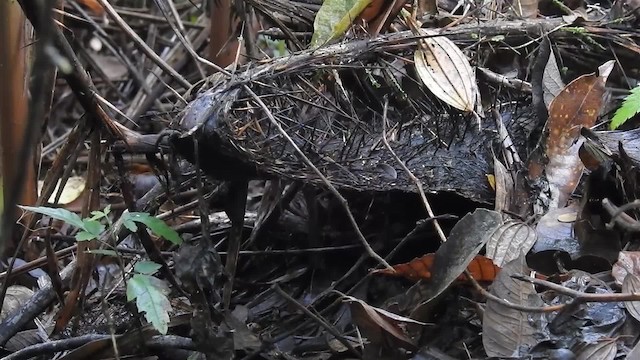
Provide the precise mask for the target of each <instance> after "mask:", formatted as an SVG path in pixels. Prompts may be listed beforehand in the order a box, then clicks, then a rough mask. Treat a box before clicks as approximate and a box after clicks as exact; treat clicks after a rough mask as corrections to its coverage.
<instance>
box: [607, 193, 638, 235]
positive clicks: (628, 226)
mask: <svg viewBox="0 0 640 360" xmlns="http://www.w3.org/2000/svg"><path fill="white" fill-rule="evenodd" d="M602 207H603V208H604V209H605V210H606V211H607V212H608V213H609V215H611V221H609V223H608V224H607V229H612V228H613V225H614V224H617V225H619V226H620V227H622V228H623V229H625V230H627V231H630V232H640V222H638V221H637V220H636V219H634V218H632V217H631V216H629V215H628V214H625V211H627V210H631V209H636V208H638V207H640V200H634V201H632V202H630V203H628V204H624V205H622V206H620V207H618V206H615V205H613V203H612V202H611V200H609V199H607V198H605V199H602Z"/></svg>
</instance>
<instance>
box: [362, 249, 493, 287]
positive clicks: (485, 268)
mask: <svg viewBox="0 0 640 360" xmlns="http://www.w3.org/2000/svg"><path fill="white" fill-rule="evenodd" d="M435 255H436V254H426V255H424V256H421V257H419V258H415V259H413V260H411V261H409V262H408V263H404V264H398V265H394V266H393V269H394V270H395V272H393V271H391V270H390V269H378V270H374V271H372V272H371V273H372V274H383V275H388V276H399V277H404V278H406V279H409V280H412V281H418V280H429V279H431V271H432V269H433V260H434V259H435ZM467 270H469V272H470V273H471V276H473V278H474V279H476V280H477V281H493V279H495V277H496V275H497V274H498V272H499V271H500V267H498V266H496V265H494V263H493V261H492V260H491V259H489V258H487V257H484V256H482V255H476V257H474V258H473V260H472V261H471V263H470V264H469V266H467ZM457 280H459V281H464V280H466V276H464V275H460V276H458V279H457Z"/></svg>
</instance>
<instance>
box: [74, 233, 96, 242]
mask: <svg viewBox="0 0 640 360" xmlns="http://www.w3.org/2000/svg"><path fill="white" fill-rule="evenodd" d="M97 237H98V236H96V235H95V234H92V233H90V232H87V231H84V230H82V231H79V232H78V233H77V234H76V241H88V240H93V239H95V238H97Z"/></svg>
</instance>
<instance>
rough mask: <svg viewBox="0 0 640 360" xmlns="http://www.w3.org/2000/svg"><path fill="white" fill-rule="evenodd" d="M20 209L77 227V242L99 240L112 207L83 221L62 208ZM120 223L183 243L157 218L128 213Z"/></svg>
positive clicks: (173, 241)
mask: <svg viewBox="0 0 640 360" xmlns="http://www.w3.org/2000/svg"><path fill="white" fill-rule="evenodd" d="M20 208H21V209H23V210H27V211H31V212H35V213H38V214H42V215H46V216H49V217H52V218H54V219H58V220H61V221H64V222H66V223H67V224H69V225H72V226H74V227H77V228H78V229H80V231H79V232H78V233H77V234H76V240H77V241H86V240H93V239H97V238H98V237H99V236H100V234H101V233H102V232H103V231H104V230H105V225H104V224H102V223H101V222H100V221H101V220H102V219H107V221H108V216H107V215H109V212H110V211H111V210H110V207H108V206H107V207H106V208H105V209H104V210H103V211H92V212H91V215H92V216H91V217H89V218H85V219H81V218H80V216H78V214H76V213H74V212H71V211H69V210H66V209H62V208H50V207H46V206H38V207H32V206H20ZM120 221H121V222H122V225H123V226H124V227H126V228H127V229H129V230H130V231H132V232H134V231H137V230H138V225H137V224H136V223H140V224H144V225H145V226H146V227H147V228H149V230H151V232H153V233H154V234H156V235H157V236H160V237H163V238H165V239H167V240H169V241H171V242H172V243H174V244H176V245H179V244H180V243H182V239H181V238H180V235H178V233H177V232H176V231H175V230H173V229H172V228H171V227H169V226H168V225H167V224H166V223H165V222H164V221H162V220H160V219H158V218H156V217H155V216H151V215H150V214H147V213H141V212H127V211H126V212H124V213H123V214H122V216H121V217H120ZM109 225H111V224H109Z"/></svg>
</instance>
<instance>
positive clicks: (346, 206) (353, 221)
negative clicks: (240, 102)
mask: <svg viewBox="0 0 640 360" xmlns="http://www.w3.org/2000/svg"><path fill="white" fill-rule="evenodd" d="M243 87H244V89H245V90H246V91H247V92H248V93H249V95H251V96H252V97H253V98H254V99H255V101H256V102H257V103H258V105H260V107H261V108H262V110H263V111H264V112H265V115H266V116H267V118H269V120H270V121H271V123H272V124H273V126H275V127H276V129H277V130H278V132H280V134H281V135H282V136H283V137H284V138H285V139H286V140H287V142H289V144H290V145H291V146H292V147H293V149H294V150H295V151H296V152H297V153H298V155H299V156H300V158H301V159H302V161H303V162H304V163H305V164H306V165H307V166H308V167H309V168H310V169H311V170H313V172H314V173H316V175H318V177H319V178H320V179H321V180H322V182H323V183H324V184H325V185H326V186H327V188H329V191H331V193H332V194H333V196H335V197H336V199H338V201H339V202H340V204H341V205H342V207H343V208H344V210H345V211H346V212H347V216H348V217H349V221H350V222H351V225H353V228H354V230H355V231H356V234H357V235H358V239H359V240H360V242H362V246H364V248H365V250H366V251H367V253H368V254H369V256H371V257H372V258H374V259H375V260H376V261H378V262H379V263H380V264H381V265H383V266H384V267H386V268H388V269H391V270H393V268H392V267H391V265H389V263H388V262H386V261H385V260H384V259H383V258H382V257H380V255H378V254H376V252H375V251H373V249H372V248H371V245H369V243H368V242H367V239H365V237H364V234H362V231H360V227H359V226H358V223H357V222H356V219H355V218H354V217H353V214H352V213H351V210H349V203H348V202H347V199H345V198H344V197H343V196H342V194H340V192H339V191H338V189H336V187H335V186H333V184H331V182H330V181H329V179H327V177H326V176H324V174H323V173H322V172H321V171H320V170H319V169H318V168H317V167H316V166H315V165H313V163H312V162H311V160H309V158H308V157H307V156H306V155H305V154H304V152H302V150H300V148H299V147H298V145H297V144H296V143H295V141H293V139H292V138H291V136H289V134H287V132H286V131H285V130H284V129H283V128H282V125H280V123H279V122H278V120H276V118H275V117H274V116H273V114H272V113H271V111H270V110H269V108H268V107H267V105H266V104H265V103H264V101H262V99H260V97H259V96H258V95H257V94H256V93H255V92H253V90H251V88H249V86H247V85H243Z"/></svg>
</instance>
